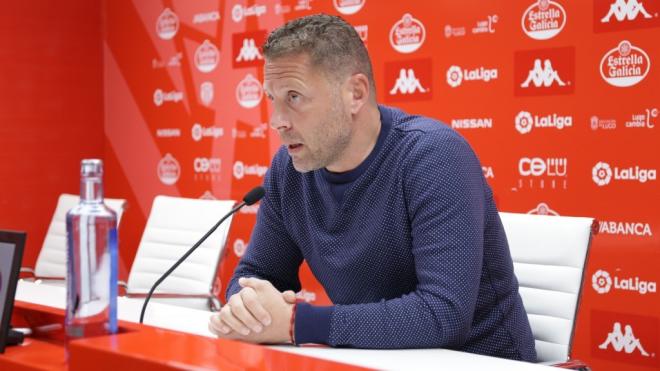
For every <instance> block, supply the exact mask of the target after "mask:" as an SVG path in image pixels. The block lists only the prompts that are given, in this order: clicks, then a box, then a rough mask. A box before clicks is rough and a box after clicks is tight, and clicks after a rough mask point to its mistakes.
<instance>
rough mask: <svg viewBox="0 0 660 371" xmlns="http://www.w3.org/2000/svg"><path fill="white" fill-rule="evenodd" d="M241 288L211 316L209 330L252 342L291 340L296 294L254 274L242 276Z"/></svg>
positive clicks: (229, 337)
mask: <svg viewBox="0 0 660 371" xmlns="http://www.w3.org/2000/svg"><path fill="white" fill-rule="evenodd" d="M238 283H239V285H241V286H242V287H243V289H241V291H239V292H238V293H236V294H234V295H232V296H231V298H229V301H228V302H227V304H226V305H225V306H224V307H222V309H221V310H220V312H219V314H217V315H213V316H211V320H210V322H209V330H211V332H213V333H214V334H216V335H218V336H219V337H222V338H228V339H240V340H245V341H249V342H254V343H273V344H275V343H286V342H289V341H290V336H289V329H290V326H291V322H290V320H291V312H292V311H293V305H294V304H295V301H296V298H295V294H294V293H293V291H285V292H283V293H281V292H279V291H277V289H276V288H275V287H273V285H272V284H271V283H270V282H268V281H265V280H260V279H257V278H241V279H240V280H239V281H238Z"/></svg>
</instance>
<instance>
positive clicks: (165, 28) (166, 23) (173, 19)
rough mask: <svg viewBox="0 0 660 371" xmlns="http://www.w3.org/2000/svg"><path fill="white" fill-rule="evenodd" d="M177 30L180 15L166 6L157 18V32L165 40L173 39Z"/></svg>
mask: <svg viewBox="0 0 660 371" xmlns="http://www.w3.org/2000/svg"><path fill="white" fill-rule="evenodd" d="M177 31H179V17H177V15H176V14H175V13H174V12H173V11H172V10H171V9H170V8H165V10H163V12H162V13H160V16H158V20H156V34H157V35H158V37H160V38H161V39H163V40H172V39H173V38H174V36H176V33H177Z"/></svg>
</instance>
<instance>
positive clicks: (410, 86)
mask: <svg viewBox="0 0 660 371" xmlns="http://www.w3.org/2000/svg"><path fill="white" fill-rule="evenodd" d="M432 77H433V67H432V62H431V59H430V58H425V59H418V60H409V61H402V62H389V63H386V64H385V85H386V86H388V87H389V88H390V90H389V91H388V94H387V95H386V96H385V100H386V101H388V102H393V101H414V100H427V99H431V98H432V95H431V84H432Z"/></svg>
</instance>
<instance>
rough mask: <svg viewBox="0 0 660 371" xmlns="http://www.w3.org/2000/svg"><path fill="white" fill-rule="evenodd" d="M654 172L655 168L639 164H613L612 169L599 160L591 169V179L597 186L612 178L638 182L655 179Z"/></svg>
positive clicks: (606, 182) (608, 181) (607, 182)
mask: <svg viewBox="0 0 660 371" xmlns="http://www.w3.org/2000/svg"><path fill="white" fill-rule="evenodd" d="M656 173H657V172H656V169H644V168H640V167H639V166H635V167H632V166H629V167H627V168H620V167H618V166H615V167H614V171H613V170H612V167H611V166H610V164H608V163H607V162H603V161H600V162H598V163H597V164H596V165H595V166H594V167H593V168H592V169H591V179H592V180H593V181H594V183H596V185H598V186H599V187H604V186H606V185H608V184H610V183H611V182H612V181H613V180H614V181H621V180H626V181H636V182H640V183H646V182H648V181H655V180H656Z"/></svg>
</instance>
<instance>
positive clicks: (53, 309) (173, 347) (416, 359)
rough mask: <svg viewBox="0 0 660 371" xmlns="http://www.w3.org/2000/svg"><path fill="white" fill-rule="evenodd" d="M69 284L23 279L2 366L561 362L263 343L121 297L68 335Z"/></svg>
mask: <svg viewBox="0 0 660 371" xmlns="http://www.w3.org/2000/svg"><path fill="white" fill-rule="evenodd" d="M65 295H66V291H65V288H64V287H60V286H51V285H47V284H40V283H35V282H31V281H23V280H21V281H19V283H18V287H17V290H16V304H15V307H14V313H13V316H12V321H13V324H14V326H16V327H20V326H28V327H30V328H31V329H32V332H33V333H32V335H30V336H28V337H26V338H25V341H24V342H23V344H22V345H20V346H11V347H7V348H6V349H5V354H2V355H0V370H35V369H43V370H71V371H76V370H90V369H94V370H118V369H119V370H120V369H122V368H123V369H125V370H126V371H128V370H133V369H139V370H175V369H193V370H244V369H252V370H262V369H263V370H266V369H268V370H271V369H276V370H281V369H287V370H288V369H306V370H307V369H311V370H336V369H341V370H351V369H355V370H361V369H382V370H507V371H516V370H544V369H545V370H552V369H554V370H557V368H554V367H550V366H544V365H539V364H531V363H525V362H518V361H511V360H506V359H501V358H495V357H488V356H482V355H477V354H471V353H464V352H458V351H453V350H448V349H402V350H371V349H347V348H330V347H325V346H300V347H296V346H290V345H279V346H265V345H255V344H248V343H244V342H240V341H233V340H225V339H217V338H216V337H215V336H214V335H213V334H212V333H211V332H210V331H209V330H208V320H209V317H210V315H211V312H207V311H202V310H198V309H191V308H186V307H181V306H174V305H168V304H164V303H160V302H154V301H152V302H150V303H149V306H148V308H147V311H146V313H145V321H144V324H139V316H140V309H141V307H142V302H143V301H142V300H143V299H134V298H126V297H119V298H118V303H117V307H118V310H117V315H118V318H119V320H120V321H119V328H120V330H119V332H118V333H117V334H114V335H107V336H97V337H90V338H83V339H77V340H72V341H67V340H66V339H65V338H64V332H63V321H64V308H65V301H66V299H65Z"/></svg>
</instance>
